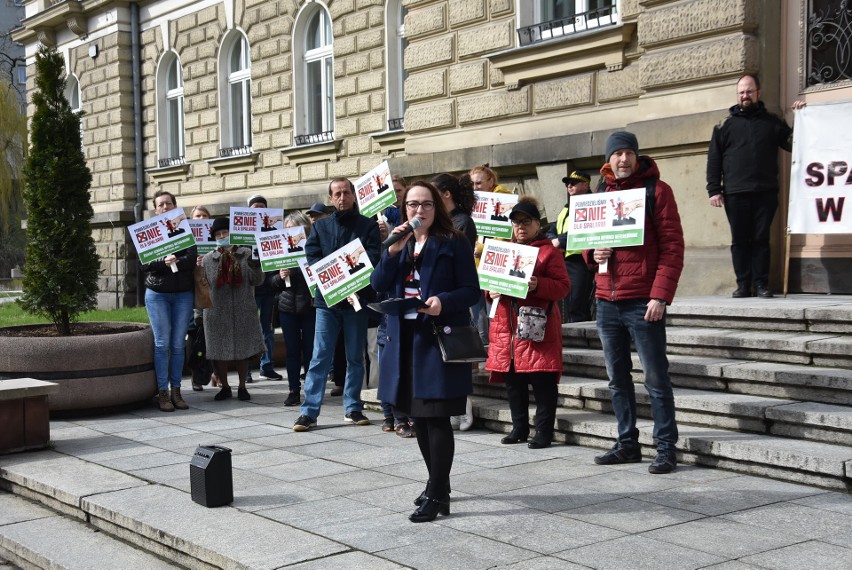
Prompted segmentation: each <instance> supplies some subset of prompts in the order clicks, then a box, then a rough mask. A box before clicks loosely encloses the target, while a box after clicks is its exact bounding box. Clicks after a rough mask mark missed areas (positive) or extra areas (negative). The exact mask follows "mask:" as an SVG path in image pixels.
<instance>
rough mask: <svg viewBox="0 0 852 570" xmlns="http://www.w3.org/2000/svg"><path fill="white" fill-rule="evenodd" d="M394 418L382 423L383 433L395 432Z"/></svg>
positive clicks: (386, 419)
mask: <svg viewBox="0 0 852 570" xmlns="http://www.w3.org/2000/svg"><path fill="white" fill-rule="evenodd" d="M394 429H395V428H394V425H393V418H385V421H383V422H382V431H394Z"/></svg>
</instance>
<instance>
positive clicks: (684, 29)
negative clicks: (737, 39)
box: [638, 0, 759, 47]
mask: <svg viewBox="0 0 852 570" xmlns="http://www.w3.org/2000/svg"><path fill="white" fill-rule="evenodd" d="M758 8H759V4H758V3H757V2H753V1H749V0H693V1H692V2H687V3H681V4H676V5H673V6H666V7H665V8H660V9H656V10H646V11H645V12H643V13H642V14H640V16H639V28H638V29H639V33H638V37H639V45H640V46H641V47H648V46H653V45H664V44H668V43H673V42H676V41H679V40H684V39H690V38H695V37H701V36H706V35H708V34H712V33H714V32H715V33H719V34H722V33H730V32H731V31H734V30H740V31H751V30H754V29H756V28H757V24H758V20H759V13H758Z"/></svg>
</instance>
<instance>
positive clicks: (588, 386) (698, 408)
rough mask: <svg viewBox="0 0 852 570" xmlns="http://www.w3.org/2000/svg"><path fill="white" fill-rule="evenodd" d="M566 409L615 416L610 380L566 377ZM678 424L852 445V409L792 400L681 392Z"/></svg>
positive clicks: (640, 402) (491, 391) (480, 387)
mask: <svg viewBox="0 0 852 570" xmlns="http://www.w3.org/2000/svg"><path fill="white" fill-rule="evenodd" d="M474 394H476V395H481V396H486V397H490V398H495V399H505V390H504V387H503V386H502V385H499V384H489V383H488V381H487V378H485V377H483V376H479V377H477V378H476V380H475V383H474ZM559 395H560V399H559V405H560V406H561V407H563V408H572V409H585V410H589V411H594V412H604V413H607V414H611V413H612V405H611V403H610V395H609V389H608V388H607V382H606V380H598V379H592V378H575V377H566V376H563V377H562V378H561V379H560V383H559ZM674 396H675V408H676V410H677V418H678V423H680V424H691V425H699V426H705V427H712V428H722V429H731V430H739V431H745V432H753V433H765V434H773V435H779V436H785V437H792V438H796V439H806V440H811V441H817V442H823V443H833V444H841V445H850V446H852V407H849V406H836V405H830V404H821V403H814V402H800V401H797V400H791V399H782V398H769V397H763V396H751V395H748V394H729V393H725V392H716V391H708V390H694V389H689V388H675V389H674ZM636 403H637V414H638V415H639V416H640V417H643V418H648V419H650V418H651V407H650V406H651V402H650V398H649V396H648V393H647V392H646V391H645V390H644V388H642V387H641V386H637V389H636Z"/></svg>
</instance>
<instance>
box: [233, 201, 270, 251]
mask: <svg viewBox="0 0 852 570" xmlns="http://www.w3.org/2000/svg"><path fill="white" fill-rule="evenodd" d="M283 228H284V209H283V208H231V225H230V227H229V228H228V230H229V231H230V238H231V245H249V246H253V245H256V242H255V238H254V236H255V235H257V234H264V233H266V232H274V231H277V230H281V229H283Z"/></svg>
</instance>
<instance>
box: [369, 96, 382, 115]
mask: <svg viewBox="0 0 852 570" xmlns="http://www.w3.org/2000/svg"><path fill="white" fill-rule="evenodd" d="M370 106H371V107H372V108H373V111H384V109H385V94H384V93H370Z"/></svg>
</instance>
